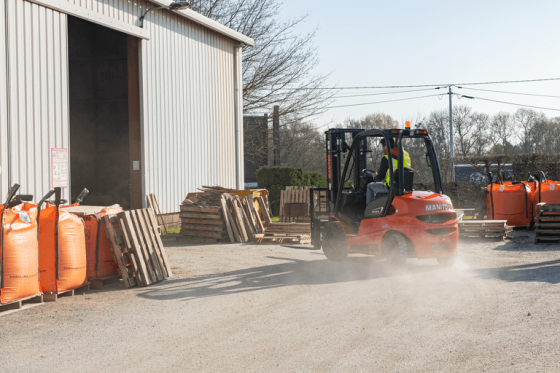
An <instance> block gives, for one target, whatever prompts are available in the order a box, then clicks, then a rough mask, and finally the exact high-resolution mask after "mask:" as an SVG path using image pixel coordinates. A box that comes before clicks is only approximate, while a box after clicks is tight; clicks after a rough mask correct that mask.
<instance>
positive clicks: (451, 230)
mask: <svg viewBox="0 0 560 373" xmlns="http://www.w3.org/2000/svg"><path fill="white" fill-rule="evenodd" d="M455 231H456V229H455V228H435V229H426V230H425V231H424V232H426V233H429V234H435V235H436V236H447V235H448V234H450V233H454V232H455Z"/></svg>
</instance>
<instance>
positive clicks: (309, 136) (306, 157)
mask: <svg viewBox="0 0 560 373" xmlns="http://www.w3.org/2000/svg"><path fill="white" fill-rule="evenodd" d="M280 146H281V151H280V159H281V164H282V166H290V167H301V168H302V169H303V170H304V171H317V172H320V173H322V174H325V173H326V169H327V165H326V155H325V136H324V135H323V134H322V133H321V132H320V131H319V130H318V129H317V128H316V127H315V126H314V125H313V124H311V123H290V124H288V125H287V126H285V127H282V128H281V129H280Z"/></svg>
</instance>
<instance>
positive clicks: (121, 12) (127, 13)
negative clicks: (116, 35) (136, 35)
mask: <svg viewBox="0 0 560 373" xmlns="http://www.w3.org/2000/svg"><path fill="white" fill-rule="evenodd" d="M62 1H64V0H62ZM66 1H68V2H69V3H70V4H74V5H78V6H81V7H83V8H86V9H88V10H91V11H93V12H96V13H99V14H103V15H104V16H107V17H111V18H114V19H117V20H119V21H121V22H126V23H128V24H129V25H136V21H137V20H138V18H140V17H141V16H142V12H144V11H146V9H148V8H150V7H155V6H156V5H154V4H151V3H148V2H147V1H145V0H136V1H130V0H66ZM148 5H149V6H148Z"/></svg>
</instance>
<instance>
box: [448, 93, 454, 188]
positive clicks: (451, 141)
mask: <svg viewBox="0 0 560 373" xmlns="http://www.w3.org/2000/svg"><path fill="white" fill-rule="evenodd" d="M452 98H453V92H452V91H451V85H450V86H449V155H450V156H451V180H453V181H455V154H454V152H453V103H452Z"/></svg>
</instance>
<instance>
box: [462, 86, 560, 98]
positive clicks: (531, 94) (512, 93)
mask: <svg viewBox="0 0 560 373" xmlns="http://www.w3.org/2000/svg"><path fill="white" fill-rule="evenodd" d="M457 88H461V89H470V90H473V91H484V92H495V93H507V94H510V95H522V96H535V97H552V98H560V96H552V95H539V94H536V93H520V92H507V91H495V90H492V89H480V88H462V87H457Z"/></svg>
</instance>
